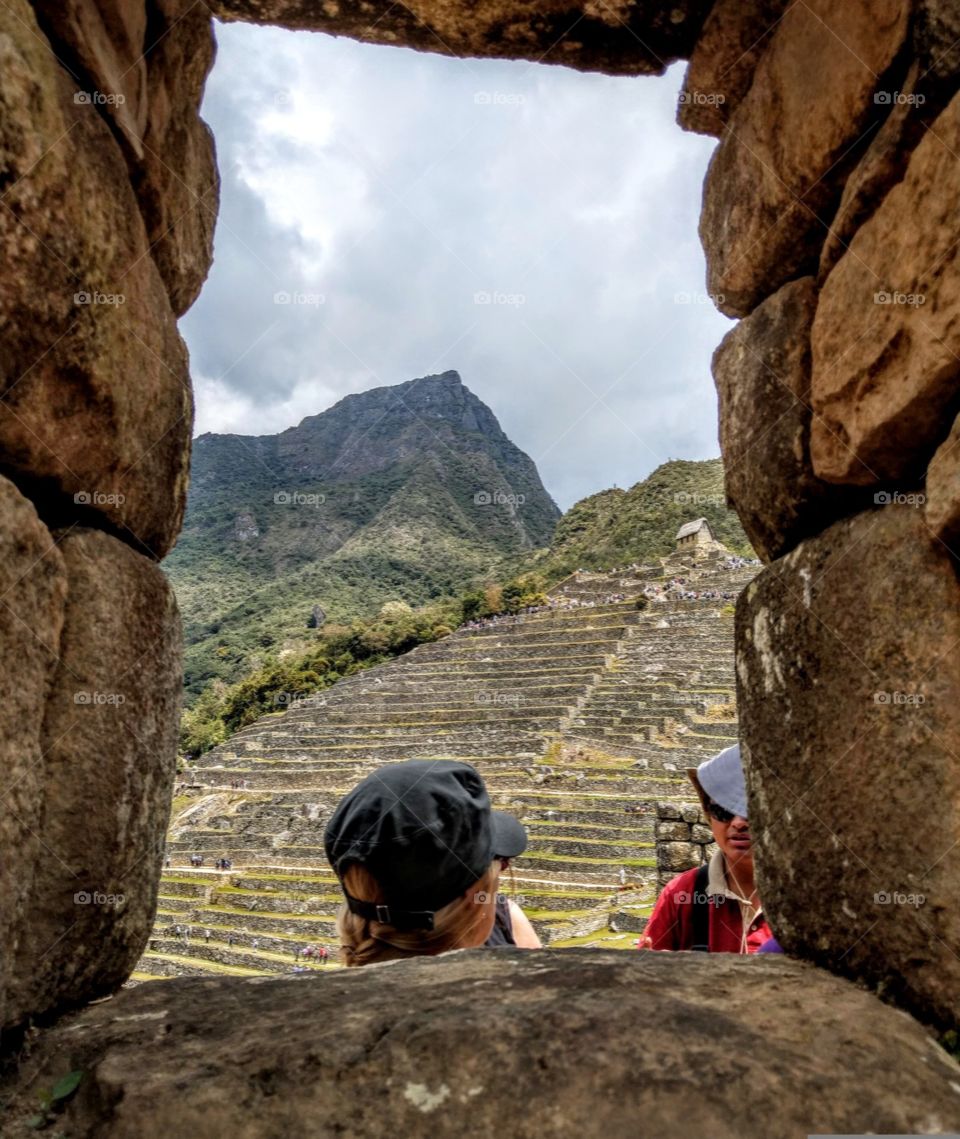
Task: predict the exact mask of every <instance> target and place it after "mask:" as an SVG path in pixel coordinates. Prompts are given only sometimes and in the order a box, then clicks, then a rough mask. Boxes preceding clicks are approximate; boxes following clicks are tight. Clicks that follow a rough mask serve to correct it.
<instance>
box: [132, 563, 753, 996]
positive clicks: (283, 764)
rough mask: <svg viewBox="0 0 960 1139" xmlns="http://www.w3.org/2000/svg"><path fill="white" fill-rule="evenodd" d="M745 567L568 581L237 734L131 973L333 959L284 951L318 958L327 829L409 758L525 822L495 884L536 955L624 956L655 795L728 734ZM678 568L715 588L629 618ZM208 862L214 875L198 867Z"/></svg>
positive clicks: (331, 906) (202, 786)
mask: <svg viewBox="0 0 960 1139" xmlns="http://www.w3.org/2000/svg"><path fill="white" fill-rule="evenodd" d="M753 572H755V570H754V569H749V570H746V569H737V570H732V569H729V568H724V566H723V564H722V562H721V560H720V559H712V560H708V561H701V564H697V565H693V566H691V565H689V564H687V563H686V562H685V561H680V560H678V559H675V558H668V559H664V560H663V561H662V562H661V563H660V564H658V565H657V566H645V567H633V568H631V570H629V571H621V572H619V573H613V574H590V575H586V576H584V575H575V577H576V578H579V579H580V580H574V579H568V580H567V581H566V582H563V583H560V585H559V586H558V587H557V588H556V589H555V590H554V593H553V597H552V604H551V607H549V608H547V609H545V610H542V611H540V612H537V613H534V614H531V615H528V616H526V617H524V619H522V620H520V621H517V622H502V623H497V624H493V625H488V626H487V627H483V628H479V629H463V630H459V631H458V632H456V633H454V634H452V635H451V636H449V637H446V638H444V639H443V640H442V641H439V642H436V643H434V644H430V645H423V646H420V647H419V648H416V649H414V650H413V651H412V652H410V653H407V654H406V655H405V656H403V657H401V658H398V659H397V660H394V661H390V662H387V663H385V664H383V665H380V666H378V667H376V668H373V669H370V670H369V671H366V672H363V673H359V674H357V675H355V676H353V677H350V678H348V679H346V680H343V681H341V682H340V683H338V684H337V685H335V686H334V687H333V688H331V689H328V690H327V691H325V692H323V693H320V694H317V695H315V696H311V697H306V698H303V699H301V700H299V701H296V702H294V703H292V704H290V705H289V706H286V707H285V708H284V710H283V711H280V712H278V713H276V714H270V715H268V716H264V717H262V718H261V719H260V720H258V721H257V722H256V723H254V724H251V725H250V726H248V727H247V728H244V729H243V730H242V731H240V732H238V733H237V734H236V735H235V736H233V737H232V738H231V739H230V740H228V741H227V742H226V743H224V744H222V745H221V746H220V747H218V748H216V749H214V750H213V751H211V752H209V753H208V754H207V755H205V756H203V757H202V759H201V760H200V761H199V762H197V763H196V764H194V765H192V766H190V767H189V768H188V770H187V772H186V775H185V777H182V778H185V779H186V781H187V786H186V788H185V792H184V794H185V796H186V800H187V804H186V806H182V807H181V809H180V810H178V811H177V813H176V815H175V817H174V819H173V821H172V825H171V828H170V831H169V835H168V841H167V848H166V854H167V858H168V866H167V867H166V869H165V871H164V874H163V877H162V880H161V884H160V897H159V902H158V911H157V917H156V923H155V927H154V930H153V934H152V936H151V940H150V946H149V949H148V951H147V952H146V954H145V955H144V957H143V958H142V960H141V962H140V964H139V966H138V971H137V973H136V974H135V979H146V978H147V977H156V976H171V975H176V974H202V973H207V972H221V971H226V972H231V973H249V974H262V973H276V972H286V971H290V970H292V969H294V968H296V969H303V968H308V969H309V968H313V969H321V968H327V969H331V968H336V967H338V966H336V965H334V964H333V963H330V964H327V965H321V964H319V962H317V961H316V960H314V959H312V958H307V959H304V958H303V957H302V955H300V956H297V955H296V953H295V951H296V950H297V949H301V950H302V949H303V948H304V947H305V946H318V945H324V946H326V947H327V948H328V949H329V950H330V951H331V954H332V955H334V956H335V949H336V936H335V929H334V917H335V914H336V910H337V908H338V906H339V904H340V894H339V892H338V888H337V883H336V880H335V878H334V876H333V873H332V871H331V869H330V868H329V866H328V865H327V863H326V861H325V859H324V855H323V831H324V828H325V826H326V822H327V820H328V819H329V817H330V814H331V811H332V809H333V807H334V806H335V804H336V803H337V802H338V801H339V799H340V798H341V797H342V796H343V794H345V793H346V792H347V791H348V790H349V789H350V788H351V787H352V786H353V785H354V784H355V783H356V782H357V781H358V780H359V779H361V778H362V777H363V776H364V775H366V774H367V773H368V772H370V771H372V770H374V769H375V768H376V767H379V766H381V765H383V764H384V763H389V762H391V761H395V760H402V759H407V758H426V759H430V758H433V759H440V758H444V759H461V760H465V761H467V762H469V763H473V764H474V765H475V766H476V767H477V768H478V770H479V771H480V772H481V773H482V775H483V777H484V780H485V781H486V783H487V786H488V788H489V790H490V794H491V797H492V799H493V802H494V805H495V806H496V807H497V808H499V809H502V810H507V811H510V812H512V813H513V814H515V815H516V816H517V817H519V818H520V819H522V821H523V822H524V824H525V825H526V827H527V829H528V831H529V835H530V843H529V847H528V850H527V852H526V853H525V855H524V856H523V857H522V858H521V859H520V860H519V861H518V863H517V865H516V867H515V868H514V870H513V872H512V881H510V882H508V883H506V884H505V888H507V889H508V891H509V892H512V893H513V894H514V896H515V897H517V899H518V900H519V901H520V903H521V904H522V905H523V907H524V909H525V910H526V912H527V913H528V914H529V916H530V918H531V920H532V921H533V923H534V925H535V926H536V928H537V930H538V931H539V933H540V935H541V937H542V938H543V940H544V942H545V943H550V944H553V945H591V944H603V945H608V946H611V945H612V946H628V945H632V944H633V942H634V940H635V938H636V934H637V931H638V930H639V929H641V928H642V925H643V922H644V920H645V917H646V914H647V913H648V912H649V909H650V907H651V905H652V903H653V900H654V897H655V890H656V857H655V846H654V825H655V817H656V811H655V804H656V803H657V802H658V801H660V802H662V801H677V802H684V801H686V802H689V800H690V792H689V784H688V783H687V781H686V778H685V776H684V769H685V768H686V767H688V766H691V765H695V764H696V763H698V762H700V760H702V759H703V758H705V757H706V756H708V755H710V754H713V753H714V752H716V751H717V750H719V749H720V748H722V747H725V746H727V745H728V744H730V743H731V742H733V741H735V739H736V737H737V725H736V713H735V705H734V700H735V695H734V690H735V685H734V673H733V619H732V611H731V602H730V598H731V597H733V596H735V595H736V593H737V592H738V591H739V590H740V589H741V588H742V587H743V585H744V584H745V582H746V581H748V580H749V578H750V576H751V575H752V573H753ZM678 574H680V575H681V576H683V577H684V578H685V580H686V582H687V588H688V589H695V590H711V591H714V592H716V593H717V594H718V596H716V597H710V598H707V599H700V600H678V599H676V598H668V599H666V600H656V601H653V600H651V601H647V602H645V603H644V602H642V601H641V602H640V605H645V607H643V608H640V607H638V598H640V597H641V595H642V593H643V591H644V588H645V587H650V586H655V587H656V586H659V587H663V586H666V585H668V584H669V582H670V581H672V580H673V579H675V578H676V576H677V575H678ZM724 594H726V595H727V596H726V597H725V596H722V595H724ZM621 596H622V598H623V599H622V600H620V599H618V600H610V598H611V597H617V598H619V597H621ZM178 802H179V803H181V804H182V802H183V796H181V797H180V799H179V800H178ZM628 808H629V811H628ZM197 854H200V855H203V857H204V866H203V867H202V868H193V867H191V866H190V858H191V856H192V855H197ZM221 858H228V859H230V860H232V863H233V868H232V869H231V870H230V871H218V870H215V869H212V867H213V866H214V864H215V862H216V861H217V860H218V859H221ZM187 926H189V927H190V931H189V934H185V933H184V928H185V927H187ZM178 929H179V931H180V932H179V933H178Z"/></svg>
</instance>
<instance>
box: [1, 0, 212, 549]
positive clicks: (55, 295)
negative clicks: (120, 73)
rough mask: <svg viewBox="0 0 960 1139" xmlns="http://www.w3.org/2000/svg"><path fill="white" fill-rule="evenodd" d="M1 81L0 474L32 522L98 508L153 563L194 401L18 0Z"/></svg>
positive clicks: (122, 215) (111, 196)
mask: <svg viewBox="0 0 960 1139" xmlns="http://www.w3.org/2000/svg"><path fill="white" fill-rule="evenodd" d="M31 23H32V24H33V27H32V28H31V26H30V25H31ZM0 73H2V75H3V84H2V88H0V155H2V164H3V174H2V177H3V181H4V185H5V187H6V189H5V192H4V196H3V202H2V207H0V256H2V259H3V267H4V271H3V278H2V281H0V326H2V327H3V347H2V350H0V455H2V461H0V467H2V469H4V470H5V471H6V472H7V473H8V474H10V475H11V476H12V477H14V478H16V479H20V480H27V481H28V483H29V486H30V487H31V488H32V489H31V491H30V493H31V496H32V497H33V498H34V499H35V501H37V502H38V503H41V502H42V504H43V505H42V512H43V513H44V514H45V515H48V514H49V515H51V516H56V517H60V518H68V519H73V518H77V517H78V516H79V517H92V516H93V515H96V517H97V525H103V526H107V527H109V528H110V529H112V530H113V531H114V532H115V533H118V534H120V535H122V536H123V537H124V539H125V540H126V541H128V542H130V543H131V544H133V545H134V546H135V547H136V548H137V549H139V550H141V551H142V552H143V553H145V554H147V555H149V556H153V557H160V556H162V555H163V554H164V553H166V552H167V551H168V550H169V549H170V547H171V546H172V544H173V541H174V539H175V536H176V534H177V533H178V531H179V529H180V523H181V519H182V515H183V508H184V503H185V496H186V485H187V473H188V468H189V446H190V431H191V424H192V407H193V404H192V395H191V391H190V379H189V374H188V370H187V354H186V349H185V347H184V345H183V342H182V340H181V339H180V336H179V334H178V333H177V328H176V323H175V320H174V315H173V312H172V311H171V308H170V304H169V300H168V298H167V292H166V289H165V288H164V285H163V281H162V280H161V278H160V275H159V273H158V272H157V269H156V266H155V265H154V262H153V259H152V258H151V256H150V251H149V246H148V243H147V236H146V233H145V231H144V227H143V222H142V220H141V217H140V213H139V210H138V209H137V203H136V198H135V197H134V194H133V191H132V190H131V188H130V182H129V178H128V173H127V166H126V163H125V161H124V159H123V156H122V154H121V151H120V147H119V145H118V144H117V142H116V140H115V138H114V137H113V135H112V133H111V131H110V128H109V127H108V126H107V124H106V122H105V121H104V119H103V118H102V117H101V115H100V112H99V111H98V110H97V109H96V108H95V107H93V106H91V105H89V104H85V103H76V102H75V101H74V94H75V92H76V81H75V80H73V79H72V78H71V77H70V75H69V73H68V72H67V71H65V70H64V69H62V68H60V67H59V66H58V65H57V63H56V60H55V57H54V56H53V55H52V54H51V52H50V50H49V49H48V47H47V46H46V45H45V43H44V39H43V35H42V33H41V32H40V31H39V29H38V28H37V27H36V25H35V22H34V21H33V17H32V14H31V11H30V8H29V6H28V5H27V4H26V3H25V2H24V0H13V2H12V4H9V5H6V6H5V7H3V8H2V9H0Z"/></svg>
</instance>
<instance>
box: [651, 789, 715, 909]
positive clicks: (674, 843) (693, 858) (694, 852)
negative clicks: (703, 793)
mask: <svg viewBox="0 0 960 1139" xmlns="http://www.w3.org/2000/svg"><path fill="white" fill-rule="evenodd" d="M654 833H655V836H656V847H657V890H658V891H659V890H662V889H663V887H664V886H666V884H667V883H668V882H669V881H670V879H671V878H675V877H676V876H677V875H678V874H682V873H683V872H684V870H692V869H693V868H694V867H695V866H700V865H701V864H702V863H704V862H708V861H709V859H710V855H711V854H712V853H713V851H714V850H715V849H716V846H715V844H714V841H713V831H712V830H711V829H710V823H709V821H708V820H707V818H706V816H705V815H704V813H703V811H702V810H701V809H700V806H699V804H698V803H692V802H691V803H664V802H660V803H657V805H656V824H655V831H654Z"/></svg>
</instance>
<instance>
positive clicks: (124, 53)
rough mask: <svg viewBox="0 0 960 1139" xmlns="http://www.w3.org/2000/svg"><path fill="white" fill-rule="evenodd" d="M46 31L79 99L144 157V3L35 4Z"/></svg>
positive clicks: (79, 0) (41, 0) (45, 0)
mask: <svg viewBox="0 0 960 1139" xmlns="http://www.w3.org/2000/svg"><path fill="white" fill-rule="evenodd" d="M33 7H34V9H35V11H36V13H37V19H38V21H39V23H40V26H41V28H42V29H43V31H44V32H45V33H46V34H47V37H48V38H49V39H50V42H51V44H52V46H53V47H54V48H55V50H56V52H57V56H58V57H59V58H60V59H61V60H63V61H64V63H65V64H66V65H67V66H68V67H69V68H70V70H71V71H72V72H73V73H74V75H75V76H76V77H77V82H76V83H75V84H74V89H75V91H76V93H77V94H78V95H79V96H80V97H81V98H87V99H89V101H90V102H91V104H92V105H94V106H96V107H97V108H98V110H99V111H100V113H101V114H103V115H104V116H105V117H106V118H108V119H109V120H110V121H111V122H112V123H113V124H114V126H115V127H116V129H117V131H118V132H119V134H120V136H121V137H122V138H123V141H124V143H125V144H126V145H127V146H128V147H129V148H130V149H131V151H132V152H133V153H134V154H136V155H137V156H138V157H139V156H142V155H143V132H144V129H145V127H146V122H147V66H146V62H145V61H144V56H143V53H144V48H145V46H146V45H145V40H146V35H147V5H146V3H145V2H144V0H34V2H33Z"/></svg>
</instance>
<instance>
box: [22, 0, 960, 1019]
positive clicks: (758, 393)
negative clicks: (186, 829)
mask: <svg viewBox="0 0 960 1139" xmlns="http://www.w3.org/2000/svg"><path fill="white" fill-rule="evenodd" d="M212 8H213V11H214V12H215V13H216V15H218V16H219V17H220V18H223V19H239V20H250V21H253V22H261V23H274V24H279V25H283V26H288V27H294V28H310V29H313V30H319V31H326V32H331V33H336V34H345V35H350V36H353V37H354V38H357V39H364V40H371V41H376V42H381V43H391V44H394V45H398V46H403V45H409V46H413V47H418V48H421V49H428V50H435V51H442V52H445V53H447V54H452V55H480V56H502V57H511V58H526V59H534V60H543V61H545V62H547V63H558V62H560V63H565V64H569V65H572V66H576V67H580V68H584V69H593V70H600V71H606V72H609V73H616V74H657V73H660V72H662V70H663V69H664V68H665V66H666V65H667V64H668V63H669V62H671V61H672V60H674V59H678V58H682V59H689V60H690V66H689V70H688V74H687V79H686V85H685V89H684V93H683V96H682V98H681V103H680V108H679V118H680V121H681V124H682V125H683V126H684V127H686V128H688V129H695V130H700V131H707V132H709V133H713V134H715V135H716V136H717V137H718V139H719V144H718V146H717V150H716V152H715V155H714V158H713V161H712V163H711V166H710V170H709V173H708V176H707V179H706V183H705V188H704V205H703V214H702V220H701V227H700V232H701V237H702V240H703V244H704V248H705V251H706V255H707V263H708V278H709V290H710V292H711V293H712V295H713V297H714V300H715V303H716V304H717V305H718V307H719V308H720V309H721V310H722V311H723V312H725V313H727V314H728V315H730V316H733V317H737V318H740V323H739V324H738V325H737V326H736V327H735V328H734V329H733V330H732V331H731V332H730V333H729V334H728V336H727V337H726V339H725V340H724V342H723V343H722V344H721V346H720V347H719V349H718V350H717V353H716V357H715V360H714V374H715V379H716V383H717V388H718V392H719V397H720V440H721V447H722V451H723V456H724V460H725V466H726V470H727V480H728V481H727V490H728V495H729V497H730V500H731V502H732V503H733V504H734V506H735V507H736V509H737V511H738V514H739V515H740V518H741V520H742V522H743V524H744V527H745V529H746V531H747V533H748V535H749V536H750V537H751V539H752V541H753V542H754V544H755V546H756V548H757V550H758V552H759V553H760V554H761V556H762V557H763V559H764V561H766V562H768V563H769V565H768V567H767V568H766V569H765V570H764V571H763V572H762V573H761V574H760V575H759V577H758V579H757V581H756V582H755V583H754V584H753V585H752V586H751V587H750V588H749V589H747V590H746V591H745V593H744V594H743V595H742V596H741V599H740V601H739V604H738V617H737V668H738V682H739V701H740V718H741V731H742V738H743V743H744V752H745V756H746V762H747V774H748V784H749V793H750V812H751V815H752V820H751V821H752V823H753V825H754V829H755V834H756V838H757V845H758V850H757V856H758V872H759V881H760V888H761V893H762V896H763V898H764V902H765V905H766V907H767V910H768V913H769V915H770V918H771V921H772V924H773V927H774V930H775V932H776V933H777V935H778V937H779V938H780V940H781V941H782V943H783V944H784V946H785V947H786V948H787V949H788V950H790V951H792V952H794V953H796V954H798V955H800V956H803V957H806V958H808V959H811V960H813V961H815V962H817V963H819V964H821V965H824V966H826V967H828V968H831V969H834V970H837V971H839V972H842V973H848V974H851V975H854V976H857V977H859V978H862V979H863V980H865V981H867V982H868V983H870V984H872V985H874V986H875V987H876V988H877V989H878V990H880V991H881V992H884V993H885V994H887V995H888V996H890V997H891V998H893V999H895V1000H898V1001H899V1002H900V1003H901V1004H902V1005H904V1006H905V1007H907V1008H909V1009H910V1010H912V1011H913V1012H915V1013H916V1014H917V1015H919V1016H920V1017H922V1018H924V1019H926V1020H928V1021H930V1022H932V1023H936V1024H938V1025H942V1026H943V1025H945V1026H951V1025H953V1024H955V1021H956V1011H955V1010H956V1008H957V1007H958V1006H960V956H958V953H957V948H958V946H960V914H958V908H957V898H958V897H960V829H958V808H957V804H958V803H960V760H958V758H957V757H958V756H960V723H958V717H960V670H958V667H957V653H956V647H957V645H958V644H960V605H958V587H957V572H956V567H957V559H956V555H955V550H956V545H957V539H958V536H960V422H958V421H957V415H958V412H960V383H958V380H960V245H958V243H957V240H956V236H957V235H956V201H957V198H958V190H960V159H958V157H957V156H958V154H960V95H958V94H957V89H958V86H960V46H958V44H960V13H958V10H957V7H956V5H954V4H951V3H947V2H946V0H850V2H844V3H842V4H839V3H836V2H835V0H805V2H804V3H801V4H788V3H787V0H715V2H714V3H713V4H710V3H709V0H672V2H671V3H668V4H660V3H655V2H647V0H635V2H628V3H624V4H617V5H609V6H608V5H603V4H600V5H596V4H593V3H582V2H581V3H577V2H575V0H556V2H554V0H551V2H550V3H546V4H538V5H536V6H532V7H531V6H530V5H520V4H516V3H511V0H491V2H489V3H487V2H483V3H479V4H477V3H470V4H467V3H465V2H464V0H459V2H458V0H453V2H450V0H443V2H442V3H441V2H440V0H416V2H415V3H412V4H409V5H393V4H389V3H388V2H387V0H384V2H383V3H371V4H363V5H355V4H339V3H336V4H334V3H330V4H322V5H321V4H315V3H312V2H308V0H256V2H254V0H216V2H215V3H214V4H213V5H212ZM210 12H211V9H210V8H209V7H208V6H207V5H205V4H194V3H192V0H128V2H127V3H123V4H119V3H114V2H113V0H66V2H62V3H61V2H58V3H54V2H53V0H35V3H33V4H31V3H29V2H28V0H9V2H8V3H6V4H5V5H4V6H3V7H2V8H0V112H2V113H0V253H2V263H3V266H4V272H3V277H2V282H0V330H2V333H3V335H2V340H0V343H2V349H0V384H2V389H0V512H2V530H0V533H2V541H3V543H4V548H5V551H6V557H4V558H3V559H2V560H0V575H2V581H3V587H4V592H3V593H2V597H3V599H4V615H3V619H2V623H0V638H2V647H3V649H4V659H5V660H7V661H11V662H15V668H14V669H13V670H12V671H13V683H12V685H11V688H12V690H13V691H12V694H11V697H10V698H9V700H8V701H7V702H5V703H4V704H3V705H0V753H2V756H3V764H2V770H3V773H4V780H5V785H4V792H3V794H4V811H3V813H2V815H0V923H2V927H3V928H2V931H0V933H2V937H3V947H4V950H5V951H4V953H3V955H2V963H3V964H2V969H3V976H2V978H0V992H2V994H3V996H2V999H3V1001H4V1008H3V1011H2V1015H0V1022H2V1023H4V1024H10V1023H18V1022H21V1021H23V1020H24V1019H25V1018H27V1017H28V1016H30V1015H41V1014H44V1013H47V1012H52V1011H55V1010H56V1009H58V1008H62V1007H64V1006H66V1005H69V1004H72V1003H78V1002H81V1001H84V1000H87V999H89V998H91V997H94V996H97V995H99V994H101V993H103V992H106V991H109V990H111V989H112V988H114V987H116V985H117V984H118V983H119V982H120V981H121V980H122V978H123V975H124V972H125V970H127V969H129V968H130V967H132V965H133V963H134V962H135V961H136V959H137V957H138V956H139V953H140V951H141V950H142V948H143V943H144V940H145V938H146V935H147V929H148V924H149V920H148V916H147V915H148V914H149V912H150V910H151V908H152V897H153V892H154V891H155V888H156V880H157V875H158V873H159V869H160V866H159V859H158V856H157V853H156V850H155V841H156V837H157V835H158V834H159V833H161V832H162V830H163V825H164V824H165V821H166V814H167V811H168V806H169V801H170V783H171V779H172V771H173V760H174V746H175V738H176V721H177V690H178V687H179V675H180V664H179V635H180V634H179V622H178V618H177V614H176V608H175V604H174V601H173V598H172V596H171V595H170V592H169V589H168V587H167V586H166V583H165V580H164V579H163V577H162V576H161V574H160V573H159V571H158V570H157V567H156V564H155V563H156V561H157V560H158V559H159V558H162V557H163V555H164V554H165V553H166V552H167V551H168V550H169V549H170V548H171V546H172V544H173V542H174V541H175V539H176V535H177V532H178V530H179V527H180V524H181V520H182V516H183V508H184V501H185V492H186V486H187V476H188V468H189V441H190V434H191V432H190V428H191V416H192V411H191V393H190V382H189V373H188V365H187V357H186V352H185V349H184V346H183V343H182V341H181V340H180V337H179V335H178V333H177V330H176V317H177V316H178V315H179V314H181V313H182V312H183V311H185V309H186V308H187V307H188V306H189V305H190V303H191V302H192V300H193V299H194V298H195V297H196V295H197V293H198V291H199V288H200V286H201V284H202V281H203V279H204V277H205V275H206V272H207V269H208V266H209V261H210V253H211V243H212V231H213V223H214V219H215V216H216V206H217V175H216V166H215V160H214V151H213V145H212V140H211V138H210V135H209V132H208V131H207V129H206V127H205V126H204V124H203V123H202V122H201V120H200V118H199V116H198V113H197V111H198V106H199V102H200V96H201V93H202V87H203V82H204V78H205V75H206V72H207V70H208V68H209V65H210V62H211V60H212V56H213V36H212V26H211V15H210ZM120 96H122V99H121V98H120ZM119 297H122V298H123V299H122V302H121V301H119V300H118V298H119ZM121 698H122V699H121ZM664 821H667V820H664ZM121 896H123V899H124V900H123V901H122V902H119V901H118V898H120V897H121ZM78 898H79V899H80V900H77V899H78ZM97 898H103V899H108V900H106V901H102V902H101V901H96V900H94V899H97ZM895 898H904V899H913V901H912V902H911V901H906V902H903V903H900V902H897V901H893V900H890V899H895ZM919 898H922V899H923V901H922V902H918V901H917V899H919ZM84 899H90V900H84Z"/></svg>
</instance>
